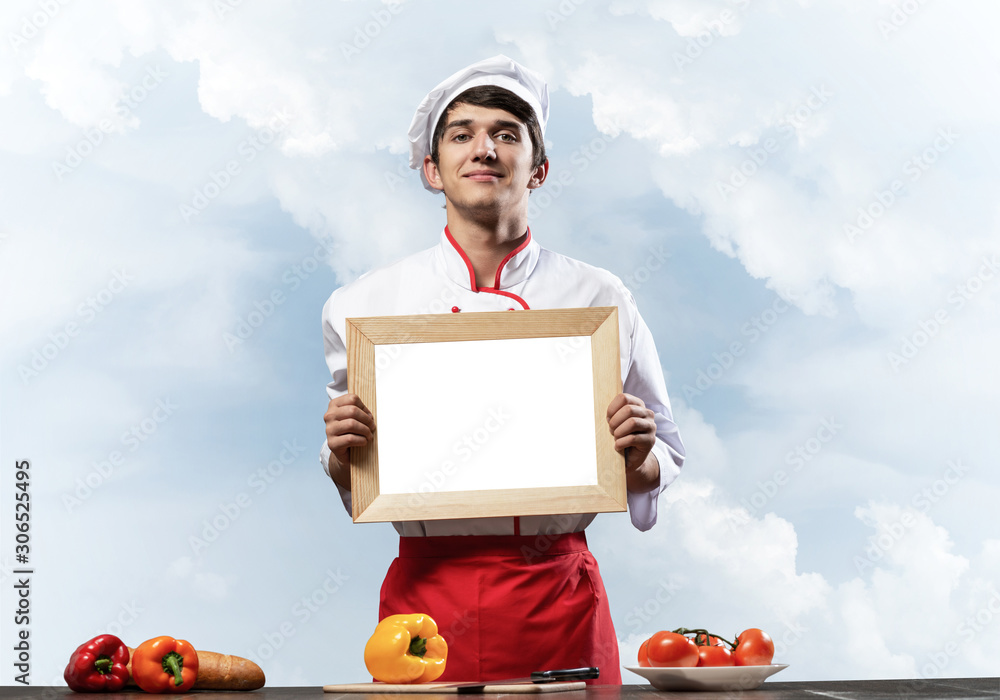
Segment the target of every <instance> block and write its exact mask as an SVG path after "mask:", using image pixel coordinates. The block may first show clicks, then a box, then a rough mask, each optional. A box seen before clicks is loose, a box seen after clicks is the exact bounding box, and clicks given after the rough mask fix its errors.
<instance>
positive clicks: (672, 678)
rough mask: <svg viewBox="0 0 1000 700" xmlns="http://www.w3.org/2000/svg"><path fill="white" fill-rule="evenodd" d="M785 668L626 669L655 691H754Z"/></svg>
mask: <svg viewBox="0 0 1000 700" xmlns="http://www.w3.org/2000/svg"><path fill="white" fill-rule="evenodd" d="M784 668H788V664H771V665H770V666H702V667H701V668H699V667H697V666H695V667H693V668H691V667H689V668H678V667H669V668H666V667H660V668H652V667H648V666H626V667H625V669H626V670H628V671H631V672H632V673H637V674H639V675H640V676H642V677H643V678H645V679H646V680H647V681H649V682H650V683H651V684H652V685H653V687H654V688H656V689H657V690H753V689H754V688H759V687H760V686H761V684H762V683H763V682H764V681H765V680H766V679H767V677H768V676H773V675H774V674H775V673H777V672H778V671H780V670H782V669H784Z"/></svg>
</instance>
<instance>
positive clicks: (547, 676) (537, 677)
mask: <svg viewBox="0 0 1000 700" xmlns="http://www.w3.org/2000/svg"><path fill="white" fill-rule="evenodd" d="M600 673H601V671H600V669H599V668H597V667H596V666H590V667H587V668H560V669H555V670H552V671H534V672H533V673H532V674H531V682H532V683H553V682H555V681H585V680H589V679H592V678H597V677H598V676H599V675H600Z"/></svg>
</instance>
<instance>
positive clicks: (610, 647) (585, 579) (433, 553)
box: [379, 532, 621, 685]
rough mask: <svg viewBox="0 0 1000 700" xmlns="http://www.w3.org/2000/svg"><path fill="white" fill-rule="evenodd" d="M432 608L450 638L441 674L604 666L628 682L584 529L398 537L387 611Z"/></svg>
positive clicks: (496, 674)
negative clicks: (561, 532) (623, 675)
mask: <svg viewBox="0 0 1000 700" xmlns="http://www.w3.org/2000/svg"><path fill="white" fill-rule="evenodd" d="M415 612H425V613H427V614H429V615H430V616H431V617H433V618H434V620H435V621H436V622H437V623H438V628H439V631H440V634H442V635H443V636H444V638H445V641H447V642H448V661H447V663H446V665H445V672H444V675H443V676H442V677H441V678H440V679H439V680H441V681H452V682H458V681H485V680H498V679H503V678H516V677H521V676H527V675H529V674H530V673H531V672H532V671H542V670H546V669H555V668H578V667H581V666H597V667H599V668H600V669H601V675H600V678H598V679H597V680H596V681H588V683H597V684H619V685H620V684H621V667H620V664H619V661H618V638H617V637H616V635H615V629H614V625H613V624H612V622H611V612H610V610H609V608H608V601H607V595H606V594H605V591H604V583H603V582H602V581H601V574H600V571H598V569H597V561H596V560H595V559H594V557H593V555H592V554H591V553H590V550H589V549H588V548H587V538H586V537H585V536H584V534H583V533H582V532H573V533H568V534H564V535H555V536H543V537H541V538H538V537H534V536H516V535H513V536H501V535H497V536H493V535H489V536H454V537H400V538H399V557H398V558H397V559H395V560H394V561H393V562H392V565H391V566H390V567H389V572H388V573H387V574H386V576H385V581H384V582H383V583H382V593H381V599H380V604H379V619H380V620H381V619H382V618H385V617H387V616H389V615H395V614H399V613H415Z"/></svg>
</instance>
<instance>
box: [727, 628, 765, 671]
mask: <svg viewBox="0 0 1000 700" xmlns="http://www.w3.org/2000/svg"><path fill="white" fill-rule="evenodd" d="M773 658H774V642H772V641H771V637H770V636H768V634H767V632H764V631H763V630H759V629H757V628H756V627H751V628H750V629H748V630H743V631H742V632H740V633H739V636H737V637H736V648H735V649H734V650H733V661H735V662H736V665H737V666H767V665H768V664H770V663H771V659H773Z"/></svg>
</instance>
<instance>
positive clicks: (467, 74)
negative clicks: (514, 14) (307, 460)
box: [408, 55, 549, 193]
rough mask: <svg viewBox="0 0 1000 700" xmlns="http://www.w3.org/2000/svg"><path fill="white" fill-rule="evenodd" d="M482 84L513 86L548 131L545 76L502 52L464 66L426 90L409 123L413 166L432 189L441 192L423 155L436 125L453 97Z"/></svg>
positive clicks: (428, 147)
mask: <svg viewBox="0 0 1000 700" xmlns="http://www.w3.org/2000/svg"><path fill="white" fill-rule="evenodd" d="M480 85H494V86H496V87H500V88H504V89H505V90H510V91H511V92H512V93H514V94H515V95H517V96H518V97H520V98H521V99H522V100H524V101H525V102H527V103H528V104H529V105H530V106H531V109H532V110H533V111H534V112H535V116H536V117H537V118H538V125H539V127H541V130H542V134H543V135H544V134H545V122H547V121H548V119H549V88H548V85H546V84H545V78H543V77H542V76H541V75H539V74H538V73H536V72H535V71H533V70H530V69H528V68H525V67H524V66H522V65H521V64H520V63H518V62H517V61H515V60H514V59H511V58H507V57H506V56H502V55H501V56H494V57H493V58H487V59H485V60H483V61H479V62H478V63H473V64H472V65H471V66H468V67H466V68H463V69H462V70H460V71H458V72H457V73H455V74H454V75H452V76H451V77H449V78H446V79H445V80H443V81H442V82H441V83H440V84H439V85H438V86H437V87H436V88H434V89H433V90H431V91H430V92H429V93H427V96H426V97H425V98H424V99H423V101H422V102H421V103H420V106H419V107H417V113H416V114H414V115H413V122H412V123H411V124H410V131H409V134H408V136H409V139H410V167H411V168H414V169H416V170H419V171H420V180H421V181H422V182H423V183H424V187H426V188H427V189H428V190H430V191H431V192H435V193H438V192H440V190H437V189H434V188H433V187H431V185H430V183H429V182H427V178H425V177H424V171H423V164H424V157H425V156H429V155H430V154H431V146H432V144H431V140H432V139H433V138H434V128H435V127H436V126H437V123H438V120H439V119H440V118H441V115H442V114H444V111H445V110H446V109H447V108H448V105H449V104H451V101H452V100H453V99H455V98H456V97H458V96H459V95H460V94H461V93H462V92H464V91H466V90H468V89H469V88H472V87H478V86H480Z"/></svg>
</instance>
